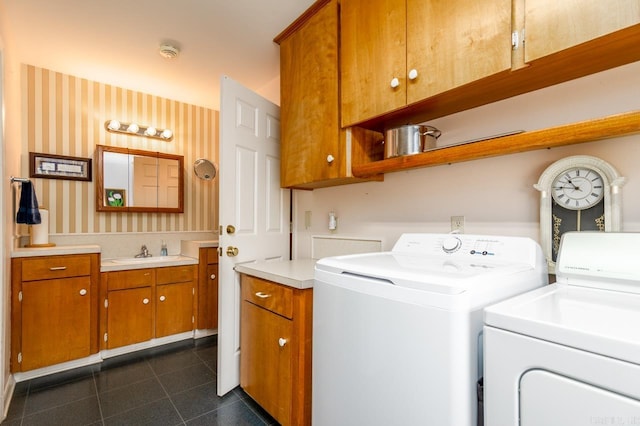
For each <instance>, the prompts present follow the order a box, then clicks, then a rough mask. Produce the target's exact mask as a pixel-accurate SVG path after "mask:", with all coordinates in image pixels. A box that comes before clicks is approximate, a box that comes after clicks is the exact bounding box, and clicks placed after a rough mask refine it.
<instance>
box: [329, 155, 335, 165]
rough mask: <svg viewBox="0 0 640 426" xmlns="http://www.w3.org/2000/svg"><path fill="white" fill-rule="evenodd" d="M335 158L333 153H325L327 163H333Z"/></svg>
mask: <svg viewBox="0 0 640 426" xmlns="http://www.w3.org/2000/svg"><path fill="white" fill-rule="evenodd" d="M335 159H336V158H335V157H334V156H333V155H331V154H329V155H327V163H333V160H335Z"/></svg>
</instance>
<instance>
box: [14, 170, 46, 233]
mask: <svg viewBox="0 0 640 426" xmlns="http://www.w3.org/2000/svg"><path fill="white" fill-rule="evenodd" d="M41 221H42V218H41V217H40V210H38V199H37V198H36V191H35V189H34V188H33V184H32V183H31V181H28V182H22V192H21V193H20V206H19V207H18V214H17V215H16V222H17V223H26V224H27V225H37V224H39V223H40V222H41Z"/></svg>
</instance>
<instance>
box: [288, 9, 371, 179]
mask: <svg viewBox="0 0 640 426" xmlns="http://www.w3.org/2000/svg"><path fill="white" fill-rule="evenodd" d="M339 34H340V32H339V2H338V0H321V1H317V2H316V3H314V4H313V5H312V6H311V7H310V8H309V9H308V10H307V11H306V12H305V13H304V14H303V15H302V16H300V18H298V19H297V20H296V21H295V22H294V23H293V24H291V25H290V26H289V27H288V28H287V29H285V30H284V31H283V32H282V33H281V34H280V35H278V36H277V37H276V38H275V42H276V43H278V44H279V45H280V76H281V77H280V81H281V96H280V98H281V107H280V120H281V123H282V126H281V140H280V144H281V156H280V185H281V186H282V187H283V188H299V189H314V188H322V187H327V186H334V185H341V184H345V183H353V182H358V181H362V180H363V179H358V178H354V177H353V175H352V173H351V165H352V164H354V163H358V162H362V161H370V157H372V156H375V155H376V147H377V148H379V151H380V153H381V152H382V145H381V140H382V135H381V134H379V133H376V132H371V131H368V130H365V129H358V128H353V129H341V128H340V76H339ZM372 179H374V180H381V179H382V177H375V178H369V179H368V180H372Z"/></svg>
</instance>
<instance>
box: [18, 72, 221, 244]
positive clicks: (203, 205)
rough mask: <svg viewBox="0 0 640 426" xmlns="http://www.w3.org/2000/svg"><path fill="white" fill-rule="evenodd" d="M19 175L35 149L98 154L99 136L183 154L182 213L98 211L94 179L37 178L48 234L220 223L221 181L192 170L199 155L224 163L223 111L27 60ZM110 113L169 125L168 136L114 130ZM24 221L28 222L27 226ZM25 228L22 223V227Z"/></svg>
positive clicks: (205, 228) (199, 227)
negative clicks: (108, 126) (108, 125)
mask: <svg viewBox="0 0 640 426" xmlns="http://www.w3.org/2000/svg"><path fill="white" fill-rule="evenodd" d="M21 87H22V91H21V93H22V117H23V120H22V131H21V135H22V137H21V145H22V150H21V153H22V154H21V175H22V176H25V177H28V176H29V164H28V154H29V152H38V153H47V154H58V155H69V156H74V157H84V158H87V157H89V158H93V159H94V164H95V158H94V153H95V146H96V145H97V144H101V145H110V146H120V147H129V148H135V149H143V150H148V151H159V152H166V153H172V154H178V155H183V156H184V160H185V162H184V164H185V203H184V214H156V213H103V212H96V211H95V171H94V179H93V181H92V182H81V181H72V180H58V179H33V181H34V182H35V188H36V195H37V197H38V201H39V204H40V205H41V206H44V207H46V208H48V209H49V211H50V234H86V233H103V232H163V231H211V230H214V229H215V228H216V227H217V194H218V188H217V182H218V180H217V179H216V180H214V181H213V182H205V181H202V180H200V179H198V178H196V177H195V175H194V174H193V162H194V161H195V160H196V159H198V158H207V159H209V160H211V161H213V162H215V163H216V164H217V163H218V115H219V114H218V111H215V110H212V109H208V108H203V107H198V106H194V105H189V104H185V103H181V102H177V101H173V100H169V99H164V98H160V97H157V96H154V95H149V94H144V93H140V92H135V91H132V90H126V89H122V88H118V87H114V86H110V85H106V84H102V83H99V82H94V81H89V80H86V79H81V78H76V77H74V76H70V75H65V74H61V73H58V72H55V71H51V70H47V69H42V68H37V67H34V66H31V65H22V67H21ZM110 119H117V120H119V121H121V122H136V123H139V124H141V125H153V126H155V127H158V128H170V129H172V130H173V131H174V139H173V140H172V141H170V142H165V141H161V140H155V139H149V138H144V137H132V136H125V135H116V134H112V133H108V132H107V131H106V130H105V129H104V123H105V121H107V120H110ZM21 228H24V227H21ZM20 232H21V233H24V232H25V230H24V229H20Z"/></svg>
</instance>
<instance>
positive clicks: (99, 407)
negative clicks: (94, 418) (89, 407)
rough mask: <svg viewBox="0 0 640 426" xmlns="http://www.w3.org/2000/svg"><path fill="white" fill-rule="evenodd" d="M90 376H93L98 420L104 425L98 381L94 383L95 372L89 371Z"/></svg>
mask: <svg viewBox="0 0 640 426" xmlns="http://www.w3.org/2000/svg"><path fill="white" fill-rule="evenodd" d="M91 377H93V388H94V389H95V391H96V399H97V400H98V412H99V413H100V422H101V423H102V425H103V426H104V414H103V412H102V403H101V402H100V393H99V392H98V383H96V372H95V371H92V372H91Z"/></svg>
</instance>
